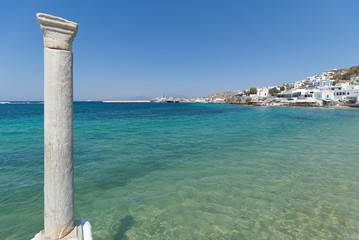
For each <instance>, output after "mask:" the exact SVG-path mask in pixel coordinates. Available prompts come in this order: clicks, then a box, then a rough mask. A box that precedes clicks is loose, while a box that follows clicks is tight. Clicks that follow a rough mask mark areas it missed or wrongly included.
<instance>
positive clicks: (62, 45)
mask: <svg viewBox="0 0 359 240" xmlns="http://www.w3.org/2000/svg"><path fill="white" fill-rule="evenodd" d="M36 16H37V20H38V22H39V24H40V28H41V30H42V33H43V35H44V46H45V50H44V56H45V57H44V65H45V84H44V85H45V88H44V103H45V107H44V133H45V134H44V140H45V160H44V162H45V164H44V165H45V168H44V171H45V173H44V175H45V183H44V196H45V197H44V225H45V226H44V228H45V229H44V232H43V238H44V239H62V238H63V237H64V236H66V237H70V235H71V234H70V233H72V234H74V235H76V236H77V229H74V227H75V226H74V189H73V186H74V166H73V119H72V118H73V83H72V81H73V79H72V77H73V76H72V52H71V49H72V41H73V40H74V38H75V36H76V34H77V28H78V25H77V23H74V22H70V21H68V20H66V19H63V18H59V17H55V16H51V15H48V14H43V13H38V14H36ZM68 234H69V235H68ZM81 238H82V237H81Z"/></svg>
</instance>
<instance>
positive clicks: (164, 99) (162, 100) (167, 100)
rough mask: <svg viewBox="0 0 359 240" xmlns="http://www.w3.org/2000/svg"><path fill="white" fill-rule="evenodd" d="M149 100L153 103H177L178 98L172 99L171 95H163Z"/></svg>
mask: <svg viewBox="0 0 359 240" xmlns="http://www.w3.org/2000/svg"><path fill="white" fill-rule="evenodd" d="M150 102H153V103H179V102H180V100H179V99H174V98H173V97H168V98H167V97H165V96H164V95H163V96H162V97H160V98H154V99H151V100H150Z"/></svg>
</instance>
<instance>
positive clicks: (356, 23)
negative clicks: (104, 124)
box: [0, 0, 359, 100]
mask: <svg viewBox="0 0 359 240" xmlns="http://www.w3.org/2000/svg"><path fill="white" fill-rule="evenodd" d="M358 9H359V1H358V0H298V1H295V0H272V1H270V0H247V1H242V0H216V1H213V0H117V1H75V0H71V1H68V0H61V1H51V0H42V1H41V0H33V1H30V0H26V1H25V0H24V1H16V0H14V1H1V2H0V30H1V32H0V46H1V49H0V50H1V53H0V100H42V99H43V38H42V33H41V30H40V27H39V25H38V23H37V20H36V16H35V14H36V13H38V12H42V13H48V14H52V15H55V16H59V17H63V18H65V19H68V20H70V21H74V22H76V23H78V24H79V30H78V34H77V37H76V38H75V40H74V43H73V52H74V98H75V100H88V99H92V100H109V99H112V100H113V99H126V98H140V96H148V97H158V96H161V95H162V93H165V94H166V95H167V96H171V95H177V96H178V95H180V96H204V95H207V94H209V93H214V92H219V91H223V90H237V89H247V88H250V87H263V86H273V85H280V84H283V83H286V82H293V81H296V80H301V79H304V78H305V77H307V76H311V75H315V74H319V73H321V72H323V71H326V70H329V69H332V68H345V67H351V66H354V65H359V14H358Z"/></svg>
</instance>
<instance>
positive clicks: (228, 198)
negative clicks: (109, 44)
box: [0, 103, 359, 240]
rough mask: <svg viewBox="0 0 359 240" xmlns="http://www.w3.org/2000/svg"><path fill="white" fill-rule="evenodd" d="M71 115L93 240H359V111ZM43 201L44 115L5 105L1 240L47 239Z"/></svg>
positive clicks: (98, 107)
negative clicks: (44, 236)
mask: <svg viewBox="0 0 359 240" xmlns="http://www.w3.org/2000/svg"><path fill="white" fill-rule="evenodd" d="M74 108H75V115H74V152H75V153H74V157H75V208H76V209H75V216H76V218H87V219H89V220H90V222H91V224H92V228H93V235H94V239H106V240H108V239H113V240H118V239H359V227H358V226H359V173H358V172H359V161H358V160H359V158H358V153H359V147H358V143H359V141H358V136H359V121H358V120H359V111H358V110H357V109H324V108H266V107H248V106H226V105H206V104H202V105H200V104H199V105H196V104H151V103H146V104H141V103H121V104H119V103H113V104H111V103H107V104H104V103H75V107H74ZM42 191H43V106H42V105H0V226H1V227H0V236H1V238H2V239H31V238H32V237H33V236H34V235H35V234H36V233H37V232H39V231H40V230H42V229H43V192H42ZM3 237H4V238H3Z"/></svg>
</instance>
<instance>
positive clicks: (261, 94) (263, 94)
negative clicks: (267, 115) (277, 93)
mask: <svg viewBox="0 0 359 240" xmlns="http://www.w3.org/2000/svg"><path fill="white" fill-rule="evenodd" d="M268 93H269V90H268V88H267V87H264V88H257V96H258V97H259V98H266V97H268Z"/></svg>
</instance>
